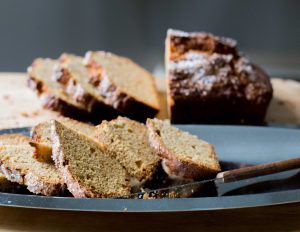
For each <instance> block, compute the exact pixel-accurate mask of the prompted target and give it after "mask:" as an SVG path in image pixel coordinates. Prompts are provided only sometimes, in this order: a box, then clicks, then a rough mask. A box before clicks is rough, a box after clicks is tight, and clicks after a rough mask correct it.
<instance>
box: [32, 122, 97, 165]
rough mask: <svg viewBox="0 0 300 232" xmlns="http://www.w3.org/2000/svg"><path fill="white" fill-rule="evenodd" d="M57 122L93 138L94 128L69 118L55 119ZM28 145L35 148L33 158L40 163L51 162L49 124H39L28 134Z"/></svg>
mask: <svg viewBox="0 0 300 232" xmlns="http://www.w3.org/2000/svg"><path fill="white" fill-rule="evenodd" d="M56 120H58V121H59V122H61V123H62V124H64V125H65V126H67V127H70V128H72V129H73V130H76V131H77V132H78V133H82V134H84V135H86V136H88V137H90V138H93V137H94V134H95V129H96V128H95V127H94V126H92V125H89V124H87V123H83V122H79V121H76V120H73V119H70V118H65V117H60V118H57V119H56ZM30 137H31V141H30V144H31V145H32V146H34V147H35V148H36V153H35V158H36V159H38V160H39V161H42V162H52V157H51V155H52V141H51V122H50V121H46V122H42V123H39V124H38V125H36V126H35V127H33V128H32V130H31V132H30Z"/></svg>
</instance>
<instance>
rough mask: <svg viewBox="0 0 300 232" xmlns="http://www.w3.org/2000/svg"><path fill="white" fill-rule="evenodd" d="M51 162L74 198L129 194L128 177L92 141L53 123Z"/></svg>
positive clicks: (116, 163) (108, 155)
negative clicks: (52, 161)
mask: <svg viewBox="0 0 300 232" xmlns="http://www.w3.org/2000/svg"><path fill="white" fill-rule="evenodd" d="M51 132H52V141H53V160H54V162H55V164H56V166H57V168H58V170H59V171H60V173H61V175H62V177H63V178H64V181H65V183H66V184H67V187H68V189H69V191H70V192H71V193H72V194H73V195H74V197H113V196H122V195H126V194H129V192H130V187H129V175H128V173H127V172H126V170H125V169H124V168H123V167H122V165H121V164H120V163H119V162H118V161H117V160H116V159H114V158H113V157H112V156H111V154H110V153H109V152H108V151H106V150H105V149H104V148H102V147H100V145H99V144H97V143H96V142H94V141H93V140H92V139H90V138H88V137H86V136H83V135H81V134H79V133H77V132H76V131H74V130H72V129H70V128H68V127H66V126H64V125H63V124H61V123H60V122H58V121H53V122H52V127H51Z"/></svg>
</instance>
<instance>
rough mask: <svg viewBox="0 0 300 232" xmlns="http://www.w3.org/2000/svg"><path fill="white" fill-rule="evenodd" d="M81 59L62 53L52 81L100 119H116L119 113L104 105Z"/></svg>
mask: <svg viewBox="0 0 300 232" xmlns="http://www.w3.org/2000/svg"><path fill="white" fill-rule="evenodd" d="M82 60H83V59H82V57H80V56H75V55H72V54H67V53H63V54H62V55H61V56H60V58H59V65H58V66H57V70H56V72H55V75H54V79H55V80H56V81H58V82H60V83H61V84H62V85H63V86H64V88H65V91H66V93H67V94H68V95H69V96H71V97H72V98H73V100H75V101H76V102H80V103H82V104H83V105H85V106H87V107H88V108H89V109H92V111H94V112H95V113H99V117H101V118H102V119H113V118H116V117H117V116H118V115H119V114H120V112H118V111H116V110H115V109H114V108H113V107H112V106H110V105H107V104H105V102H104V99H103V97H102V96H101V94H100V93H99V91H98V88H96V87H95V86H94V85H93V84H91V83H90V81H89V76H90V72H89V69H88V68H87V67H86V66H85V65H84V64H83V63H82Z"/></svg>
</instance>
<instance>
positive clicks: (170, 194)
mask: <svg viewBox="0 0 300 232" xmlns="http://www.w3.org/2000/svg"><path fill="white" fill-rule="evenodd" d="M176 196H177V194H176V193H175V192H174V191H172V192H169V194H168V197H169V198H176Z"/></svg>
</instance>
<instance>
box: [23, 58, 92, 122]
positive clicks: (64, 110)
mask: <svg viewBox="0 0 300 232" xmlns="http://www.w3.org/2000/svg"><path fill="white" fill-rule="evenodd" d="M57 65H58V62H57V61H56V60H52V59H43V58H38V59H35V60H34V62H33V64H32V65H31V66H30V67H29V68H28V76H29V79H28V85H29V87H30V88H31V89H33V90H35V91H36V92H37V93H38V95H39V97H40V100H41V103H42V105H43V107H44V108H46V109H51V110H54V111H58V112H59V113H60V114H62V115H64V116H69V117H72V118H75V119H81V120H83V121H89V120H91V121H93V120H97V119H94V118H93V117H92V114H91V111H92V109H90V108H88V106H85V105H84V104H82V103H79V102H76V101H74V100H73V99H72V97H70V96H68V95H67V93H66V92H65V90H64V88H63V86H62V85H61V84H60V83H58V82H56V81H54V80H53V75H54V70H55V69H56V68H57Z"/></svg>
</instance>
